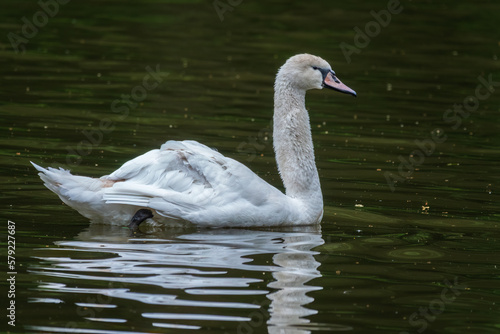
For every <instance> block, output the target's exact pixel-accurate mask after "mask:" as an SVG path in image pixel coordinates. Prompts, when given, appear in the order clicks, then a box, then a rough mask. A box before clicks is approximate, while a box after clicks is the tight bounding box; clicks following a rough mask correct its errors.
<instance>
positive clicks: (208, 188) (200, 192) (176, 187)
mask: <svg viewBox="0 0 500 334" xmlns="http://www.w3.org/2000/svg"><path fill="white" fill-rule="evenodd" d="M105 179H106V180H107V181H109V182H110V187H108V188H107V189H105V192H104V199H105V200H106V202H107V203H120V204H129V205H136V206H144V207H149V208H152V209H155V210H157V212H158V213H160V214H162V215H165V216H167V217H172V218H182V219H186V217H187V216H189V215H190V214H193V212H197V211H198V212H199V211H206V210H207V209H208V208H213V207H221V206H224V205H227V204H228V203H231V202H233V201H236V200H238V201H242V200H244V201H250V202H252V201H256V202H259V201H262V200H263V199H262V196H261V195H259V193H260V192H265V191H268V189H267V190H266V189H263V187H262V184H261V183H263V184H265V185H266V186H267V187H269V188H272V189H275V188H273V187H271V186H270V185H268V184H267V183H265V182H264V181H263V180H262V179H260V178H259V177H258V176H257V175H255V174H254V173H252V172H251V171H250V170H249V169H248V168H247V167H245V166H244V165H242V164H240V163H239V162H237V161H235V160H233V159H230V158H226V157H224V156H223V155H222V154H220V153H218V152H217V151H214V150H212V149H210V148H209V147H207V146H205V145H202V144H200V143H197V142H194V141H182V142H177V141H168V142H167V143H165V144H164V145H162V147H161V148H160V149H159V150H152V151H150V152H147V153H145V154H143V155H141V156H139V157H137V158H135V159H133V160H130V161H128V162H127V163H125V164H124V165H123V166H122V167H120V168H119V169H118V170H117V171H115V172H114V173H112V174H111V175H109V176H107V177H105ZM259 185H260V187H259ZM275 190H276V189H275ZM276 191H277V190H276ZM255 204H258V203H255Z"/></svg>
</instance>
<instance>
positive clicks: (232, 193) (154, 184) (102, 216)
mask: <svg viewBox="0 0 500 334" xmlns="http://www.w3.org/2000/svg"><path fill="white" fill-rule="evenodd" d="M323 87H327V88H330V89H333V90H336V91H339V92H342V93H346V94H351V95H353V96H356V92H355V91H354V90H352V89H351V88H349V87H348V86H346V85H345V84H343V83H342V82H341V81H340V80H339V79H338V78H337V76H336V74H335V72H334V71H333V70H332V69H331V67H330V65H329V64H328V63H327V62H326V61H325V60H323V59H322V58H320V57H317V56H313V55H310V54H299V55H295V56H293V57H291V58H289V59H288V60H287V61H286V62H285V64H284V65H283V66H282V67H281V68H280V69H279V70H278V74H277V76H276V81H275V84H274V117H273V144H274V151H275V155H276V162H277V165H278V170H279V174H280V176H281V179H282V181H283V184H284V186H285V194H284V193H283V192H281V191H280V190H278V189H276V188H275V187H273V186H271V185H270V184H268V183H267V182H265V181H264V180H263V179H261V178H260V177H259V176H257V175H256V174H255V173H253V172H252V171H251V170H250V169H249V168H247V167H246V166H245V165H243V164H241V163H239V162H237V161H236V160H233V159H231V158H227V157H225V156H223V155H222V154H220V153H219V152H217V151H216V150H213V149H211V148H209V147H207V146H205V145H203V144H200V143H198V142H196V141H190V140H185V141H173V140H170V141H167V142H166V143H165V144H163V145H162V146H161V148H160V149H154V150H151V151H149V152H147V153H145V154H143V155H141V156H138V157H137V158H135V159H132V160H130V161H128V162H126V163H125V164H123V165H122V166H121V167H120V168H119V169H118V170H116V171H114V172H113V173H111V174H110V175H106V176H102V177H101V178H90V177H84V176H76V175H72V174H71V173H70V172H69V171H67V170H64V169H62V168H59V169H56V168H51V167H48V168H43V167H40V166H38V165H37V164H35V163H33V162H31V163H32V164H33V166H34V167H35V168H36V169H37V170H38V171H39V176H40V178H41V179H42V181H44V184H45V186H46V187H47V188H48V189H50V190H51V191H53V192H54V193H56V194H57V195H58V196H59V197H60V198H61V200H62V201H63V202H64V203H66V204H67V205H69V206H70V207H72V208H74V209H76V210H77V211H78V212H80V214H82V215H83V216H85V217H87V218H89V219H91V220H92V221H101V222H103V223H108V224H116V225H126V224H127V223H128V224H129V226H130V227H131V228H132V227H133V228H137V227H138V226H139V224H141V223H142V222H143V221H145V220H148V223H150V224H153V225H158V224H160V225H161V224H174V222H175V221H178V222H187V223H191V224H196V225H200V226H207V227H224V226H226V227H231V226H232V227H251V226H292V225H314V224H319V223H320V222H321V219H322V217H323V197H322V193H321V186H320V180H319V176H318V171H317V169H316V164H315V161H314V148H313V142H312V135H311V128H310V124H309V114H308V111H307V110H306V108H305V94H306V91H307V90H310V89H322V88H323Z"/></svg>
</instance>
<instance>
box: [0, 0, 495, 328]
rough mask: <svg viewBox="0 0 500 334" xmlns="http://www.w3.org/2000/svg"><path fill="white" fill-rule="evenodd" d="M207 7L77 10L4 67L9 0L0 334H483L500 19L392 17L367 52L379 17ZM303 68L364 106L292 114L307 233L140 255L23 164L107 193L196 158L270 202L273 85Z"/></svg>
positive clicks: (491, 275) (248, 235)
mask: <svg viewBox="0 0 500 334" xmlns="http://www.w3.org/2000/svg"><path fill="white" fill-rule="evenodd" d="M222 3H232V4H233V6H232V7H231V8H232V10H228V11H226V12H224V13H223V14H222V20H221V16H220V15H219V14H218V13H217V10H216V9H215V8H214V3H213V2H210V1H159V0H150V1H143V2H140V3H119V2H116V1H108V0H106V1H86V2H84V3H80V2H73V1H72V2H68V3H67V4H64V5H60V6H59V7H58V11H57V13H56V14H55V15H54V16H53V17H50V18H48V19H47V22H46V24H44V25H42V26H41V27H39V28H38V29H37V30H38V31H37V32H36V33H34V34H33V36H31V37H30V38H26V39H27V40H28V41H27V42H24V43H23V46H24V48H25V52H24V53H22V52H21V53H16V52H15V50H14V49H13V47H12V45H11V42H10V41H9V37H8V36H9V33H14V34H16V35H18V36H21V37H23V36H24V35H23V30H22V29H23V24H24V22H25V20H24V19H23V17H25V18H26V20H28V21H30V22H33V19H34V16H36V15H37V13H38V12H39V11H41V7H40V6H39V5H38V4H37V2H35V1H15V2H14V1H7V2H4V5H5V6H3V7H4V8H2V13H1V14H0V16H1V17H2V20H1V22H2V23H1V24H0V28H1V30H2V36H3V37H2V39H1V40H0V62H1V65H2V66H0V75H1V78H2V84H1V86H0V87H1V89H0V101H1V105H0V115H1V120H2V122H1V124H0V126H1V127H2V133H3V135H4V140H3V145H2V147H1V151H0V154H1V155H0V156H1V161H0V182H1V185H2V190H3V191H2V198H3V201H2V204H3V210H2V212H3V217H4V218H3V220H4V223H3V224H2V231H8V230H7V220H10V221H13V222H15V224H16V225H15V226H16V228H15V231H16V234H15V238H16V254H15V256H16V271H17V274H16V297H15V301H16V305H17V307H16V327H15V328H14V327H12V326H9V325H8V324H7V321H5V317H4V320H2V322H1V323H0V326H1V327H0V328H2V331H10V332H32V333H181V332H197V333H266V332H269V333H313V332H337V331H338V332H353V333H402V332H408V333H464V332H470V333H497V332H498V331H499V330H500V329H499V326H500V324H499V323H498V318H499V314H500V312H499V309H498V303H499V284H498V275H499V271H498V263H499V262H500V257H499V255H498V254H499V253H498V251H499V249H500V247H499V246H498V242H499V240H500V234H499V230H498V222H499V220H500V219H499V212H500V206H499V202H500V198H499V196H498V191H499V188H498V182H499V176H500V173H499V172H500V167H499V166H500V164H499V156H500V151H499V145H500V136H499V133H500V126H499V123H498V113H499V111H500V98H499V96H500V95H498V94H499V89H500V87H499V86H498V84H496V82H497V81H500V70H499V63H498V54H499V45H500V39H499V36H498V28H497V22H498V20H499V17H498V15H499V14H498V13H499V12H500V8H499V5H498V4H497V3H496V2H494V1H483V2H481V3H469V2H466V1H440V2H436V1H401V4H400V6H401V7H402V10H401V11H400V12H399V13H398V14H393V15H391V20H390V23H388V24H386V26H385V27H380V31H379V32H378V33H376V34H375V33H371V35H372V36H371V37H370V40H369V42H365V43H364V44H363V45H361V44H359V43H358V44H356V42H355V39H356V34H357V33H356V30H355V29H354V28H355V27H358V28H359V29H360V30H361V31H365V27H366V24H367V23H369V22H371V21H373V22H375V21H374V20H375V19H374V17H373V15H372V14H370V11H375V12H377V13H381V12H380V11H382V10H386V9H387V2H376V1H364V2H354V3H335V4H333V3H331V2H326V1H308V2H304V3H299V2H295V3H290V2H286V1H275V2H273V3H272V4H269V3H259V2H252V1H241V2H239V4H238V2H236V1H233V2H224V1H222ZM234 5H235V6H234ZM38 15H40V14H38ZM40 17H41V16H40ZM39 19H40V18H39ZM39 23H40V22H39ZM42 23H43V22H42ZM11 36H12V35H11ZM23 38H24V37H23ZM358 42H359V39H358ZM341 43H346V44H349V45H351V46H353V47H356V48H357V50H358V51H359V52H357V53H353V54H351V55H350V57H349V59H347V58H346V57H345V55H344V54H343V52H342V48H341V46H340V45H341ZM301 52H309V53H312V54H316V55H319V56H322V57H323V58H325V59H326V60H328V61H329V62H330V63H331V65H332V67H333V68H334V70H335V71H336V73H337V75H338V76H339V78H340V79H341V80H343V82H344V83H346V84H347V85H349V86H350V87H352V88H353V89H355V90H356V91H357V92H358V98H356V99H354V98H352V97H350V96H347V95H341V94H337V93H335V92H332V91H315V92H310V93H309V94H308V97H307V105H308V109H309V110H310V118H311V125H312V129H313V139H314V144H315V150H316V160H317V165H318V168H319V172H320V177H321V182H322V189H323V195H324V201H325V216H324V220H323V222H322V224H321V228H318V229H313V230H312V229H310V228H296V229H284V230H267V229H254V230H240V229H221V230H204V229H199V228H191V229H165V230H160V231H146V232H147V233H145V234H143V235H139V236H133V235H130V233H129V231H128V230H127V229H123V228H116V227H115V228H111V227H107V226H102V225H93V224H89V222H88V220H86V219H85V218H83V217H81V216H80V215H79V214H78V213H76V212H75V211H73V210H71V209H70V208H68V207H67V206H65V205H62V204H61V203H60V200H59V199H58V198H57V197H56V196H55V195H54V194H52V193H50V192H49V191H48V190H47V189H46V188H44V187H43V185H42V183H41V181H40V180H39V178H38V176H37V175H36V172H35V170H34V169H33V168H32V167H31V165H30V164H29V161H30V160H32V161H34V162H36V163H38V164H40V165H43V166H63V167H65V168H69V169H71V170H72V171H73V172H74V173H76V174H81V175H89V176H100V175H104V174H109V173H110V172H112V171H113V170H115V169H116V168H118V167H119V166H120V165H121V164H122V163H123V162H125V161H127V160H129V159H131V158H132V157H135V156H137V155H139V154H142V153H144V152H146V151H148V150H150V149H152V148H157V147H159V146H160V145H161V144H162V143H163V142H165V141H166V140H169V139H174V140H182V139H194V140H197V141H200V142H202V143H204V144H206V145H208V146H210V147H215V148H217V149H218V150H219V152H221V153H223V154H224V155H227V156H230V157H232V158H235V159H237V160H239V161H241V162H243V163H245V164H246V165H247V166H249V167H250V168H251V169H252V170H254V171H255V172H256V173H258V174H259V175H260V176H262V177H263V178H264V179H265V180H267V181H268V182H270V183H271V184H273V185H275V186H276V187H278V188H280V189H282V185H281V181H280V179H279V175H278V173H277V170H276V165H275V162H274V156H273V150H272V133H271V130H270V119H271V117H272V98H273V89H272V88H273V86H272V85H273V81H274V76H275V73H276V71H277V69H278V68H279V66H281V64H282V63H283V62H284V61H285V60H286V59H287V58H288V57H290V56H291V55H294V54H296V53H301ZM148 69H149V70H148ZM151 71H153V72H154V73H158V78H157V79H156V82H157V83H158V85H157V86H155V87H154V88H153V85H154V83H155V81H153V80H150V81H148V83H149V86H148V87H149V88H148V89H146V88H144V87H146V86H145V84H144V80H145V77H146V76H147V75H148V74H149V75H151V73H152V72H151ZM484 80H486V81H488V80H490V84H486V85H484V84H482V82H483V81H484ZM478 85H482V86H479V87H480V88H479V90H478V88H477V87H478ZM141 87H143V89H141ZM143 92H145V94H142V95H141V93H143ZM477 92H479V93H477ZM487 92H489V93H490V94H489V95H488V94H487ZM478 94H479V95H478ZM479 97H480V98H479ZM475 98H476V100H477V101H476V100H474V99H475ZM476 102H477V103H476ZM454 106H455V107H454ZM454 108H458V110H459V112H458V113H457V111H456V110H457V109H454ZM460 108H461V110H462V111H460ZM467 109H468V110H469V111H467ZM448 110H451V111H448ZM454 110H455V111H454ZM464 110H465V111H464ZM422 154H423V155H422ZM388 180H389V182H388ZM393 181H397V182H393ZM1 242H2V245H3V249H5V252H3V253H2V254H6V253H7V234H4V233H3V234H2V240H1ZM1 284H2V289H3V288H6V289H8V284H7V282H6V281H4V282H3V283H1ZM2 291H3V290H2ZM2 293H3V292H2Z"/></svg>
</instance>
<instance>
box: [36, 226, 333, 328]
mask: <svg viewBox="0 0 500 334" xmlns="http://www.w3.org/2000/svg"><path fill="white" fill-rule="evenodd" d="M323 243H324V241H323V239H322V237H321V232H320V231H319V228H318V227H295V228H293V230H287V231H286V232H281V231H257V230H241V229H220V230H219V229H217V230H213V229H211V230H198V231H194V232H193V233H186V230H183V231H181V232H179V231H177V232H172V231H169V232H165V231H163V232H161V233H160V234H158V233H155V234H154V235H149V234H148V235H142V236H136V237H131V236H130V232H129V231H128V230H127V229H124V228H118V227H113V226H105V225H91V226H90V228H88V229H87V230H85V231H83V232H81V233H80V234H79V235H78V237H77V238H75V240H73V241H59V242H56V245H57V247H56V248H49V249H43V250H41V252H42V256H37V258H38V259H39V261H38V263H39V264H37V265H36V266H32V267H31V268H30V272H31V273H32V274H34V275H38V276H39V277H41V281H42V283H40V285H39V286H38V288H37V291H36V293H35V295H36V296H34V297H33V298H32V300H31V302H34V303H54V298H53V297H54V296H57V297H58V298H59V299H60V302H64V303H67V304H70V303H73V302H68V301H66V299H68V298H69V297H68V296H69V295H71V296H73V297H71V299H74V298H78V297H81V296H82V295H78V294H87V295H98V296H100V297H101V298H97V300H98V301H100V302H98V303H95V302H93V303H92V302H91V303H85V302H74V304H76V305H74V307H75V308H76V307H81V306H82V305H83V306H85V307H87V308H92V307H95V308H96V310H97V309H98V310H104V311H106V310H107V309H118V310H119V309H120V308H121V307H123V308H127V309H130V308H133V309H135V310H136V311H137V312H138V313H139V314H141V317H142V321H141V323H143V322H144V320H148V321H150V325H149V326H151V324H152V325H153V326H154V327H157V328H158V327H159V328H177V329H202V327H203V326H204V325H210V326H211V327H212V326H214V324H215V323H214V321H220V322H224V327H225V328H226V330H227V332H228V333H235V332H238V333H255V332H257V327H259V328H262V327H266V326H267V330H268V332H269V333H288V332H293V333H309V332H310V331H309V330H308V326H312V324H309V322H310V320H309V319H307V317H308V316H310V315H313V314H316V313H317V311H315V310H313V309H310V308H307V306H306V305H308V304H310V303H311V302H312V301H313V300H314V299H313V298H312V297H310V296H308V295H307V294H308V293H309V292H311V291H315V290H320V289H321V287H315V286H312V285H310V281H311V280H313V279H314V278H317V277H321V274H320V272H319V271H318V267H319V266H320V263H319V262H318V261H316V260H315V258H314V255H317V254H318V252H315V251H314V250H313V249H314V248H315V247H317V246H320V245H322V244H323ZM271 258H272V262H271V261H270V260H271ZM262 259H266V261H263V260H262ZM263 263H264V264H263ZM269 273H271V275H272V278H271V277H269ZM266 274H267V280H268V281H270V282H269V283H268V284H267V287H266V286H265V285H264V284H262V282H263V281H265V280H263V279H262V278H263V277H266ZM47 276H48V277H50V278H47ZM103 281H104V282H108V284H107V287H105V288H96V287H95V286H103V285H102V282H103ZM63 282H64V283H63ZM67 282H72V283H71V284H69V283H67ZM259 283H260V284H259ZM308 284H309V285H308ZM256 287H257V288H256ZM251 295H253V297H248V296H251ZM264 295H265V297H264ZM48 296H50V297H51V298H48ZM75 296H77V297H75ZM37 297H41V298H37ZM231 297H232V298H231ZM266 297H267V298H266ZM210 298H212V299H213V300H210ZM249 298H253V300H252V299H249ZM81 299H83V300H85V297H83V298H80V299H79V300H80V301H81ZM87 299H88V296H87ZM95 299H96V298H92V301H95ZM56 300H57V298H56ZM136 301H139V302H141V303H146V304H148V306H144V305H143V304H137V303H136ZM47 306H49V305H48V304H47ZM158 306H161V307H158ZM165 306H172V308H171V309H170V308H165ZM182 307H187V308H185V309H183V308H182ZM179 308H180V309H182V310H183V312H179ZM169 310H170V311H172V312H170V313H169V312H168V311H169ZM184 310H188V311H187V312H184ZM115 312H116V313H111V314H112V315H113V316H111V317H106V316H105V314H106V312H102V311H101V312H95V314H92V313H90V315H91V316H88V317H84V318H85V319H79V322H78V324H79V325H78V326H80V328H74V329H73V332H76V333H78V332H79V330H82V331H80V332H86V330H85V329H84V328H81V323H82V321H90V322H93V324H92V328H94V329H95V328H96V323H97V322H99V324H98V325H99V326H98V328H102V330H103V332H107V330H109V329H111V328H113V329H115V331H114V332H116V328H117V327H116V326H118V325H117V324H120V323H123V324H125V323H129V326H130V323H131V322H132V320H131V319H126V318H125V319H122V318H120V316H122V317H123V316H124V315H125V316H126V314H127V313H126V312H125V314H124V313H123V312H120V311H115ZM197 312H198V313H197ZM224 312H225V313H224ZM228 313H229V314H228ZM99 316H101V317H99ZM117 316H118V318H117ZM134 322H135V319H134ZM78 326H76V327H78ZM129 326H127V327H124V329H125V328H130V327H129ZM31 327H32V329H36V330H42V331H50V332H67V329H66V328H64V327H58V326H54V327H47V326H44V325H42V324H37V325H36V326H31ZM74 327H75V326H74ZM134 328H135V329H136V330H137V329H139V327H138V326H135V327H134ZM212 328H213V327H212ZM150 329H151V328H150ZM142 330H145V331H147V328H146V327H144V328H142ZM142 330H141V331H135V332H133V333H142V332H143V331H142ZM124 332H127V333H130V331H129V330H127V331H124ZM259 332H260V331H259ZM117 333H120V331H118V332H117Z"/></svg>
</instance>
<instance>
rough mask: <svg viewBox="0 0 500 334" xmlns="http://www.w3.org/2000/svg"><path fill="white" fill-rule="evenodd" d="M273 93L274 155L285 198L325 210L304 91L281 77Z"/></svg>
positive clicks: (311, 207)
mask: <svg viewBox="0 0 500 334" xmlns="http://www.w3.org/2000/svg"><path fill="white" fill-rule="evenodd" d="M274 89H275V93H274V125H273V127H274V129H273V137H274V138H273V140H274V151H275V153H276V161H277V163H278V170H279V172H280V175H281V178H282V180H283V184H284V185H285V189H286V195H287V196H290V197H294V198H299V199H301V200H302V201H303V202H305V203H306V204H308V207H309V208H310V209H313V210H314V211H318V210H321V212H322V210H323V198H322V195H321V187H320V183H319V176H318V170H317V169H316V164H315V162H314V147H313V141H312V136H311V126H310V124H309V114H308V112H307V110H306V107H305V90H302V89H300V88H297V87H293V86H292V85H290V84H289V83H288V80H286V78H284V77H283V76H281V75H280V74H278V76H277V78H276V83H275V87H274Z"/></svg>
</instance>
